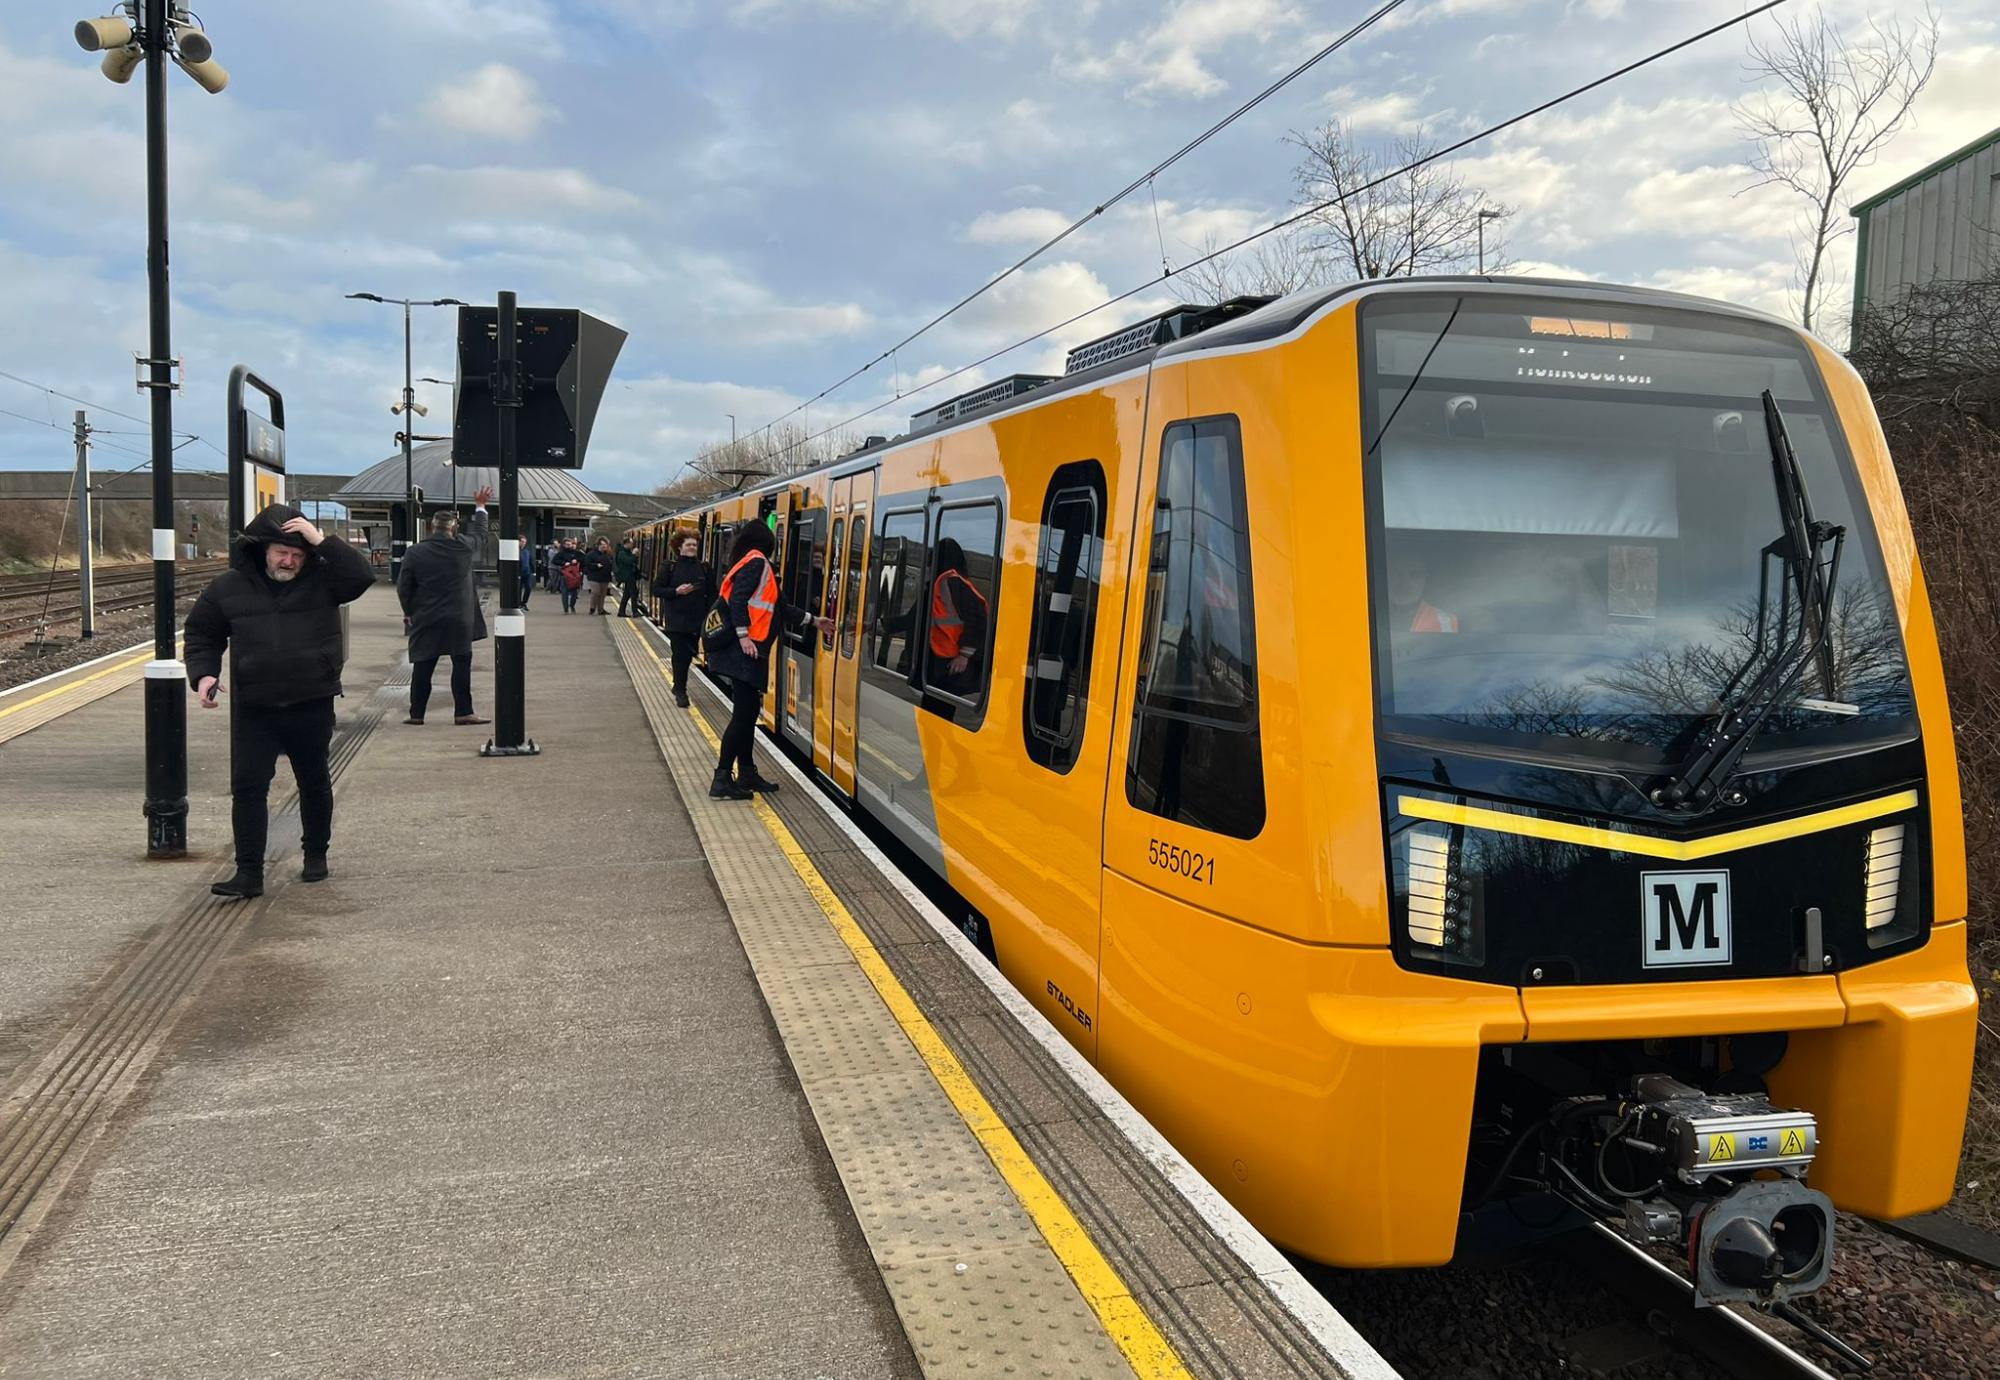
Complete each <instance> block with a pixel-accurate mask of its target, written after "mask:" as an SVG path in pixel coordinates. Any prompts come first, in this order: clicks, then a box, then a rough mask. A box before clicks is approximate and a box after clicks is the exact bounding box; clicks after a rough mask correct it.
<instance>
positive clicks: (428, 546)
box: [396, 488, 493, 724]
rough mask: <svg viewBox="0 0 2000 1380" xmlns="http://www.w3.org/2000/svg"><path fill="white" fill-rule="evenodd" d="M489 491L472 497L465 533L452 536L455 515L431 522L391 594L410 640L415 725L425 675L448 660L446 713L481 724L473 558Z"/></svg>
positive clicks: (425, 691)
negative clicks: (475, 699)
mask: <svg viewBox="0 0 2000 1380" xmlns="http://www.w3.org/2000/svg"><path fill="white" fill-rule="evenodd" d="M492 497H493V490H492V489H491V488H482V489H480V491H479V492H478V493H477V494H475V495H473V499H472V501H473V504H474V505H475V506H474V507H473V510H472V524H471V530H470V531H469V532H463V533H461V532H460V531H459V530H458V514H457V513H456V512H452V511H449V510H446V511H442V512H438V513H435V514H433V515H432V516H431V534H430V536H429V537H427V538H425V539H424V540H423V541H421V542H418V543H417V545H416V546H415V547H413V548H412V549H411V550H410V552H409V554H408V555H406V556H404V557H403V573H402V574H401V575H400V576H398V577H397V579H396V594H397V597H398V598H400V599H401V600H402V601H403V630H404V631H405V632H406V633H408V634H409V638H410V717H409V718H407V719H405V720H404V721H403V722H404V723H411V724H420V723H422V722H423V721H424V709H425V707H426V706H428V705H429V704H430V699H431V675H432V673H433V672H435V671H436V670H437V664H438V658H440V657H445V656H448V657H450V658H451V707H452V719H451V721H452V722H453V723H455V724H483V723H485V722H486V720H485V719H482V718H480V717H479V715H477V714H475V713H474V712H473V710H472V644H473V643H475V642H479V641H482V640H484V638H485V637H486V619H485V617H484V616H483V615H481V613H480V612H479V595H478V591H477V590H475V589H474V588H473V582H472V557H473V553H474V552H477V551H483V550H484V549H485V547H486V526H487V521H486V504H487V501H488V500H489V499H491V498H492Z"/></svg>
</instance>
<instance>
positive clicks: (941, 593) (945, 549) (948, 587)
mask: <svg viewBox="0 0 2000 1380" xmlns="http://www.w3.org/2000/svg"><path fill="white" fill-rule="evenodd" d="M937 562H938V575H937V578H936V579H935V580H933V581H931V637H930V646H931V671H930V675H931V678H932V683H933V684H934V685H936V686H937V688H938V689H940V690H943V691H945V692H947V693H949V694H953V695H960V694H968V693H975V692H977V690H978V688H979V679H980V669H981V667H980V663H979V658H980V655H981V654H982V653H983V652H984V651H985V648H986V635H987V627H986V623H987V616H986V615H987V603H986V596H985V595H984V594H981V593H980V592H979V586H977V585H975V584H974V583H972V580H971V578H970V577H969V576H968V575H967V574H966V562H965V548H964V547H962V546H960V545H959V544H958V543H957V542H956V541H954V540H952V538H950V537H945V538H944V539H942V540H941V541H939V542H938V546H937Z"/></svg>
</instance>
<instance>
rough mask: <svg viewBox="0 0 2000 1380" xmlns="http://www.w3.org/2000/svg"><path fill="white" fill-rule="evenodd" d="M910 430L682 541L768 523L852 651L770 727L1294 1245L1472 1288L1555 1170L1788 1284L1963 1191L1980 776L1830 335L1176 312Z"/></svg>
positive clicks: (1532, 306)
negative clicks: (1441, 1270) (1967, 813)
mask: <svg viewBox="0 0 2000 1380" xmlns="http://www.w3.org/2000/svg"><path fill="white" fill-rule="evenodd" d="M913 422H914V424H913V428H912V430H911V432H910V433H909V434H908V435H905V436H900V437H897V438H896V439H894V440H893V441H888V440H882V439H879V438H872V439H871V441H870V444H869V445H868V446H867V447H866V448H864V449H863V450H861V451H859V452H857V453H855V454H853V455H851V456H848V457H846V458H844V459H842V460H840V461H838V462H836V463H834V464H831V465H827V466H824V467H822V468H820V469H817V470H814V471H812V472H809V473H806V474H802V475H797V476H791V477H787V478H785V479H783V480H776V481H772V482H770V483H768V484H765V485H764V486H762V487H760V488H757V489H754V490H751V491H749V492H746V493H743V494H739V495H735V496H731V497H728V498H724V499H719V500H716V501H713V502H710V503H707V504H705V505H702V506H700V507H697V508H694V509H691V510H690V511H688V512H686V513H682V514H679V515H677V516H675V517H673V518H671V519H668V520H666V521H664V522H662V523H659V524H655V525H653V526H652V527H649V528H645V529H641V530H640V533H639V535H641V536H642V537H643V538H644V539H645V543H646V551H647V553H648V557H649V560H657V559H658V557H659V553H660V552H662V551H663V550H664V548H665V544H666V543H665V538H666V537H667V535H668V534H669V533H670V532H674V531H694V532H697V533H699V535H700V537H701V539H702V541H703V543H704V545H703V551H704V553H705V554H706V556H707V558H708V559H710V560H713V561H715V562H716V564H717V568H718V573H720V570H721V568H722V553H723V552H724V551H726V549H727V546H728V540H729V535H730V533H731V532H732V530H733V529H734V527H735V526H736V525H737V524H739V523H743V522H750V521H760V520H774V521H775V522H776V524H777V526H778V528H779V534H780V540H779V552H780V557H781V578H782V579H783V581H784V585H785V590H786V595H787V597H788V598H789V599H790V600H792V601H793V602H795V603H798V604H801V605H809V606H811V607H812V609H813V610H814V611H815V612H819V611H822V610H823V611H824V612H825V613H827V614H828V615H830V616H832V617H833V619H834V620H835V631H834V633H833V635H832V636H831V637H830V638H826V639H822V638H821V636H820V635H819V634H818V633H816V632H815V633H807V634H803V635H798V636H796V637H791V639H790V640H787V641H783V642H782V645H781V646H780V648H779V649H778V651H777V652H776V653H775V655H776V656H777V657H778V661H777V665H776V674H775V675H774V676H773V678H772V690H771V694H770V697H769V699H768V701H767V705H766V713H767V724H768V726H769V727H770V728H771V729H772V730H773V731H774V732H775V733H776V734H777V736H778V737H779V738H780V739H782V740H783V741H784V742H785V743H786V744H788V745H789V746H790V747H791V748H792V749H793V750H794V751H795V752H796V753H797V754H798V755H799V756H800V757H801V758H802V759H807V760H809V761H810V763H811V766H812V767H813V768H814V769H815V770H816V772H817V774H818V775H819V777H820V778H821V779H822V781H823V783H824V784H825V786H826V788H827V789H829V790H830V791H832V792H833V793H835V794H836V795H837V796H839V797H841V798H842V799H844V800H846V801H848V802H850V803H851V806H852V808H854V809H856V810H858V811H859V812H861V813H863V814H865V815H867V816H868V817H870V818H871V819H872V820H874V821H875V822H877V823H878V824H879V825H880V826H882V827H883V828H886V829H887V830H889V831H890V832H892V833H893V834H894V835H896V836H897V837H898V838H899V839H900V840H901V841H902V842H903V843H904V844H906V845H907V846H908V848H909V849H911V850H912V851H913V852H914V854H915V855H916V856H917V857H918V858H919V859H921V860H922V861H923V863H924V864H925V865H927V866H928V867H930V868H931V869H933V870H934V871H935V873H936V874H937V875H938V876H939V877H940V878H942V879H944V880H945V881H946V882H948V883H949V885H950V887H951V888H953V889H954V890H955V892H956V893H957V894H958V895H959V896H961V897H963V898H964V901H965V903H966V906H967V907H968V911H969V913H968V915H967V917H966V924H967V927H968V930H969V932H971V933H972V934H973V935H974V937H975V938H976V939H977V940H978V941H979V942H980V943H981V944H982V946H983V947H985V948H986V949H987V951H988V952H989V954H990V955H992V956H993V957H994V958H995V961H997V963H998V964H999V966H1000V968H1001V969H1002V970H1003V971H1004V973H1005V974H1006V976H1007V977H1008V978H1009V979H1010V980H1011V981H1012V982H1013V983H1014V985H1015V986H1016V987H1018V988H1019V989H1020V990H1021V991H1022V992H1023V993H1024V994H1026V996H1027V997H1028V998H1029V999H1030V1000H1031V1001H1033V1002H1034V1003H1035V1004H1036V1005H1037V1006H1038V1007H1039V1008H1040V1010H1041V1011H1042V1012H1043V1014H1044V1015H1045V1016H1046V1017H1047V1018H1048V1019H1049V1020H1050V1021H1051V1022H1052V1023H1053V1024H1054V1025H1055V1026H1056V1028H1057V1029H1059V1030H1061V1031H1062V1032H1063V1033H1064V1035H1065V1036H1067V1038H1068V1039H1069V1040H1070V1041H1071V1042H1072V1043H1074V1044H1075V1045H1076V1047H1077V1048H1078V1049H1080V1050H1081V1051H1082V1052H1083V1053H1084V1054H1085V1055H1086V1056H1087V1057H1089V1058H1090V1059H1092V1060H1093V1061H1094V1062H1095V1063H1096V1065H1097V1066H1098V1067H1099V1068H1100V1069H1101V1070H1102V1071H1103V1072H1104V1073H1105V1074H1106V1075H1107V1077H1109V1079H1110V1080H1111V1082H1112V1083H1114V1084H1115V1085H1116V1086H1117V1087H1118V1088H1119V1089H1120V1090H1121V1091H1122V1092H1123V1093H1124V1094H1125V1095H1126V1096H1127V1097H1128V1098H1129V1099H1130V1100H1131V1101H1132V1102H1133V1103H1134V1104H1135V1105H1136V1106H1137V1107H1138V1108H1139V1109H1140V1110H1141V1111H1142V1112H1144V1113H1145V1115H1146V1116H1148V1117H1149V1118H1150V1119H1151V1120H1152V1121H1153V1122H1154V1123H1155V1124H1156V1125H1157V1126H1159V1127H1160V1128H1161V1130H1162V1131H1163V1132H1164V1133H1165V1134H1166V1135H1167V1136H1168V1138H1169V1139H1171V1140H1172V1141H1173V1142H1174V1144H1175V1145H1177V1146H1178V1147H1179V1148H1180V1149H1181V1150H1182V1151H1183V1152H1184V1153H1185V1154H1186V1155H1187V1156H1188V1158H1189V1159H1190V1160H1192V1161H1193V1163H1194V1164H1195V1165H1196V1166H1197V1167H1198V1168H1199V1169H1200V1170H1201V1171H1202V1172H1203V1173H1204V1174H1205V1175H1206V1176H1207V1177H1208V1178H1209V1179H1210V1180H1211V1181H1212V1182H1213V1183H1214V1184H1215V1185H1216V1186H1217V1187H1218V1188H1220V1189H1221V1190H1222V1191H1223V1192H1224V1193H1225V1194H1227V1195H1228V1196H1229V1197H1230V1198H1231V1199H1232V1200H1233V1201H1234V1202H1235V1203H1236V1204H1237V1206H1238V1207H1240V1208H1241V1209H1242V1210H1243V1211H1244V1212H1245V1214H1246V1215H1247V1216H1248V1217H1249V1218H1250V1219H1251V1221H1253V1222H1254V1223H1255V1224H1256V1225H1257V1226H1258V1227H1259V1228H1260V1229H1261V1230H1263V1231H1264V1232H1266V1233H1267V1234H1268V1235H1269V1236H1270V1237H1271V1238H1272V1239H1273V1240H1274V1241H1276V1242H1278V1243H1279V1244H1280V1245H1283V1246H1285V1247H1287V1248H1289V1249H1291V1250H1294V1251H1296V1252H1299V1253H1301V1254H1303V1255H1306V1256H1309V1257H1312V1258H1315V1259H1318V1260H1322V1261H1327V1262H1331V1263H1335V1264H1340V1265H1350V1266H1379V1265H1421V1264H1432V1263H1438V1262H1442V1261H1445V1260H1447V1259H1449V1258H1450V1257H1451V1255H1452V1252H1453V1248H1454V1241H1455V1238H1456V1234H1457V1232H1458V1229H1459V1226H1460V1223H1461V1218H1462V1215H1463V1214H1464V1213H1465V1212H1466V1211H1467V1210H1468V1209H1473V1208H1477V1207H1479V1206H1481V1205H1482V1204H1485V1203H1488V1202H1494V1201H1502V1200H1506V1199H1508V1198H1510V1197H1513V1196H1516V1195H1519V1194H1522V1193H1525V1192H1529V1191H1550V1190H1552V1191H1554V1192H1556V1193H1558V1194H1560V1195H1561V1196H1562V1197H1563V1198H1564V1199H1566V1200H1567V1201H1569V1202H1570V1203H1572V1204H1574V1205H1575V1206H1577V1207H1579V1208H1581V1209H1582V1210H1583V1211H1585V1212H1588V1213H1591V1214H1593V1215H1595V1216H1597V1217H1600V1218H1604V1219H1609V1220H1612V1221H1615V1222H1617V1223H1618V1224H1620V1225H1621V1226H1622V1227H1623V1228H1624V1229H1625V1230H1626V1231H1628V1232H1629V1233H1631V1234H1632V1235H1634V1236H1636V1237H1638V1238H1639V1239H1641V1240H1650V1241H1654V1242H1661V1241H1671V1242H1675V1243H1677V1244H1679V1245H1682V1246H1684V1247H1685V1248H1686V1250H1687V1251H1688V1255H1689V1261H1690V1270H1691V1273H1692V1274H1693V1275H1694V1277H1695V1279H1696V1281H1697V1284H1698V1286H1699V1288H1700V1289H1701V1291H1702V1293H1703V1294H1704V1295H1705V1296H1707V1297H1709V1298H1746V1299H1753V1300H1761V1301H1771V1300H1776V1299H1782V1298H1783V1297H1785V1296H1786V1295H1788V1294H1793V1293H1799V1292H1803V1291H1806V1290H1809V1289H1811V1288H1814V1287H1817V1285H1818V1284H1819V1283H1820V1282H1822V1281H1823V1280H1824V1278H1825V1276H1826V1270H1827V1263H1828V1259H1829V1257H1830V1255H1831V1248H1832V1235H1831V1233H1832V1215H1831V1204H1837V1205H1839V1206H1841V1207H1844V1208H1848V1209H1852V1210H1854V1211H1857V1212H1861V1213H1867V1214H1871V1215H1876V1216H1884V1217H1896V1216H1901V1215H1905V1214H1909V1213H1914V1212H1919V1211H1924V1210H1927V1209H1930V1208H1934V1207H1936V1206H1938V1205H1939V1204H1941V1203H1943V1202H1944V1201H1945V1200H1946V1199H1947V1198H1948V1197H1949V1195H1950V1193H1951V1191H1952V1184H1953V1177H1954V1172H1955V1168H1956V1164H1957V1160H1958V1154H1959V1149H1960V1143H1961V1140H1962V1136H1963V1131H1964V1124H1965V1110H1966V1103H1967V1097H1968V1088H1969V1082H1970V1076H1971V1061H1972V1048H1973V1032H1974V1024H1975V997H1974V993H1973V989H1972V986H1971V984H1970V982H1969V980H1968V975H1967V969H1966V938H1965V920H1964V917H1965V914H1966V875H1965V857H1964V844H1963V840H1962V835H1961V823H1960V804H1959V785H1958V773H1957V768H1956V766H1955V761H1954V757H1953V750H1952V736H1951V728H1950V722H1949V718H1948V714H1947V708H1946V702H1945V686H1944V678H1943V673H1942V670H1941V666H1940V662H1939V656H1938V647H1937V642H1936V637H1935V634H1934V632H1933V627H1932V622H1931V614H1930V608H1929V604H1928V599H1927V595H1926V593H1925V588H1924V580H1923V572H1922V568H1921V566H1920V565H1919V562H1918V560H1917V554H1916V549H1915V546H1914V543H1913V541H1912V538H1911V533H1910V525H1909V521H1908V518H1907V516H1906V514H1905V511H1904V508H1903V503H1902V499H1901V496H1900V494H1899V492H1898V489H1897V485H1896V479H1895V474H1894V472H1893V469H1892V467H1891V464H1890V457H1889V455H1888V452H1887V450H1886V447H1885V443H1884V441H1883V436H1882V432H1881V430H1880V428H1879V426H1878V424H1877V422H1876V419H1875V416H1874V413H1873V410H1872V408H1871V406H1870V403H1869V399H1868V396H1867V393H1866V391H1865V389H1864V388H1863V386H1862V384H1861V382H1860V381H1859V379H1858V378H1857V377H1856V375H1855V374H1854V372H1853V371H1852V370H1851V369H1850V368H1849V367H1848V365H1847V364H1846V363H1845V361H1843V360H1842V359H1841V358H1840V357H1839V356H1837V355H1836V354H1834V353H1832V352H1831V351H1829V350H1828V349H1826V348H1825V347H1824V346H1822V345H1821V344H1820V343H1819V342H1818V341H1816V340H1814V339H1812V338H1811V337H1810V336H1808V335H1805V334H1802V333H1801V332H1799V331H1798V330H1797V329H1795V328H1793V327H1791V326H1788V325H1786V324H1784V323H1783V322H1780V321H1778V320H1775V319H1773V318H1770V317H1766V316H1763V315H1761V314H1758V313H1754V312H1750V311H1745V310H1742V309H1739V308H1735V307H1731V306H1727V305H1723V304H1720V303H1714V302H1708V301H1702V300H1697V299H1693V298H1688V297H1682V296H1678V295H1673V294H1667V293H1660V292H1652V291H1644V290H1639V289H1630V288H1612V287H1606V286H1602V285H1597V284H1583V283H1558V282H1546V281H1532V280H1510V279H1486V278H1453V279H1428V280H1424V279H1418V280H1397V281H1389V282H1375V283H1366V284H1357V285H1351V286H1347V287H1342V288H1337V289H1333V290H1330V291H1319V292H1313V293H1308V294H1303V295H1298V296H1293V297H1289V298H1285V299H1283V300H1280V301H1275V302H1262V301H1259V300H1256V299H1239V300H1238V301H1235V302H1230V303H1225V304H1222V305H1220V306H1217V307H1206V308H1200V307H1187V308H1181V309H1177V310H1175V311H1171V312H1168V313H1165V314H1163V315H1161V316H1158V317H1154V318H1151V319H1149V320H1147V321H1144V322H1140V323H1138V324H1137V325H1135V326H1133V327H1131V328H1128V329H1126V330H1124V331H1121V332H1119V333H1117V334H1115V335H1112V336H1108V337H1105V338H1104V339H1103V340H1100V341H1095V342H1092V343H1091V344H1090V345H1087V346H1084V347H1081V348H1079V349H1078V350H1077V351H1075V352H1073V353H1072V355H1071V357H1070V361H1069V368H1068V370H1067V372H1066V373H1065V374H1064V375H1063V376H1061V377H1059V378H1033V377H1025V376H1016V377H1014V378H1011V379H1007V380H1003V381H1001V382H1000V383H998V384H995V385H991V386H989V387H987V388H985V389H982V390H980V391H979V392H977V393H973V394H968V395H967V396H965V397H963V398H958V399H954V400H952V401H951V402H949V403H946V404H944V405H942V406H940V407H938V408H935V409H933V410H932V411H931V412H930V413H927V414H924V415H922V416H920V417H918V418H915V419H913ZM773 515H775V516H773ZM947 581H949V582H950V584H951V586H952V590H951V591H945V590H943V588H942V586H943V584H944V583H945V582H947ZM968 586H969V587H970V590H969V592H957V591H965V590H966V589H967V587H968ZM947 620H948V621H950V622H951V624H952V626H951V627H950V628H949V629H948V630H947V629H944V628H942V627H940V626H939V625H940V624H941V623H942V622H944V621H947ZM961 620H964V622H963V624H962V623H961ZM781 636H790V635H781ZM1829 1200H1830V1202H1829Z"/></svg>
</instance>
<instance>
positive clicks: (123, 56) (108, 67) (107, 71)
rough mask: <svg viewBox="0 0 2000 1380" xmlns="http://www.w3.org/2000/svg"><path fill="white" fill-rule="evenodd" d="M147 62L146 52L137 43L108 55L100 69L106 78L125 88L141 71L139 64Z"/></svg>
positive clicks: (105, 56) (115, 49)
mask: <svg viewBox="0 0 2000 1380" xmlns="http://www.w3.org/2000/svg"><path fill="white" fill-rule="evenodd" d="M145 60H146V50H145V49H144V48H141V47H140V46H139V45H138V44H136V43H130V44H127V45H126V46H125V47H123V48H113V49H112V50H111V51H110V52H108V53H106V54H105V55H104V61H103V62H102V63H100V64H99V65H98V67H99V70H100V71H102V72H103V73H104V75H105V76H107V77H109V78H110V79H111V80H112V81H115V82H117V83H118V84H119V85H120V86H123V85H124V84H125V83H126V82H128V81H130V80H132V74H133V73H134V72H136V71H138V70H139V64H140V63H142V62H144V61H145Z"/></svg>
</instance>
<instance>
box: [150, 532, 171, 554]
mask: <svg viewBox="0 0 2000 1380" xmlns="http://www.w3.org/2000/svg"><path fill="white" fill-rule="evenodd" d="M173 558H174V529H173V528H171V527H155V528H154V529H153V559H154V560H156V561H170V560H172V559H173Z"/></svg>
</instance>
